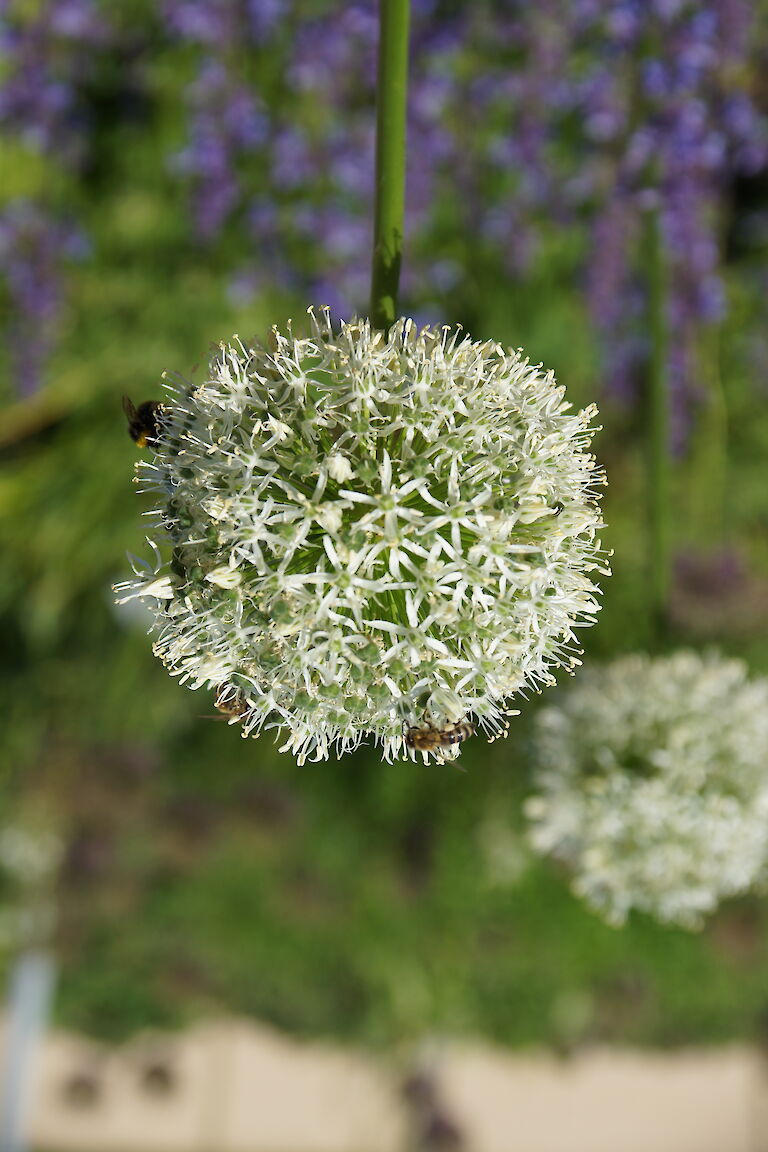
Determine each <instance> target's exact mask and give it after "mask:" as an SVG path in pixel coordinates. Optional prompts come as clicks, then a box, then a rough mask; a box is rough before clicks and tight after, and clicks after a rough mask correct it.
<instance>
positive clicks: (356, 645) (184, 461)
mask: <svg viewBox="0 0 768 1152" xmlns="http://www.w3.org/2000/svg"><path fill="white" fill-rule="evenodd" d="M310 324H311V328H310V334H309V335H308V336H307V337H306V338H303V337H297V336H295V335H294V334H293V331H292V329H291V327H290V325H289V327H288V332H287V335H283V334H281V333H280V332H279V331H277V330H276V329H275V330H273V332H272V334H271V338H270V341H269V344H268V346H266V347H264V346H261V345H258V344H254V345H246V344H243V343H241V342H240V340H239V339H237V338H235V340H234V341H233V343H231V344H222V345H221V346H220V347H219V348H218V350H217V351H216V352H215V354H214V355H213V357H212V359H211V362H210V365H209V373H208V378H207V379H206V380H205V381H204V382H203V383H202V384H200V385H197V386H193V385H190V384H186V383H184V382H178V383H175V384H171V383H170V382H169V383H168V384H167V388H168V390H169V396H168V397H167V399H165V400H164V401H163V408H162V410H161V419H160V434H159V437H158V439H157V442H156V444H155V445H154V447H155V455H154V458H153V459H152V460H151V461H149V462H145V463H142V464H140V465H139V466H138V467H139V474H140V476H141V477H142V478H143V479H145V480H146V481H149V486H150V487H151V488H152V489H153V490H154V491H156V492H157V494H158V505H157V513H158V517H159V521H160V522H161V524H162V527H163V529H164V531H165V534H166V537H168V538H169V543H170V547H171V553H172V554H171V560H170V565H169V567H168V568H167V569H166V568H165V567H164V566H162V565H161V564H160V552H159V550H157V549H156V559H157V563H156V564H155V565H154V566H153V567H152V568H148V569H147V571H145V572H143V573H142V572H140V571H138V570H137V571H136V575H137V579H136V580H135V581H130V582H128V583H127V584H125V585H123V586H121V588H120V590H121V591H122V593H123V598H124V599H125V598H130V597H131V596H135V595H140V596H149V597H155V598H156V601H157V607H156V627H157V630H158V635H157V639H156V642H155V651H156V653H157V654H158V655H159V656H160V658H161V659H162V660H163V661H164V663H165V664H166V666H167V667H168V668H169V670H170V671H171V672H172V673H173V674H175V675H179V676H180V677H181V678H182V679H183V680H185V681H188V682H189V683H190V684H191V686H192V687H193V688H198V687H201V686H207V687H211V688H214V689H215V690H216V692H217V702H218V705H219V707H220V708H221V709H222V710H223V711H229V712H230V714H231V718H232V720H233V721H235V720H236V721H240V722H242V725H243V734H244V735H248V734H249V733H252V734H258V733H259V731H260V730H261V729H262V728H264V727H266V728H279V729H283V730H284V731H285V732H287V733H288V739H287V742H286V743H285V744H284V746H283V747H284V749H290V750H291V751H293V752H294V753H295V754H296V755H297V757H298V758H299V760H300V761H301V760H303V759H304V758H305V757H307V756H309V757H311V758H312V759H322V758H325V757H327V755H328V753H329V750H330V748H331V747H332V746H335V747H336V750H337V751H338V752H344V751H347V750H349V749H351V748H354V747H355V746H357V745H358V744H359V743H360V741H361V739H362V738H363V736H364V735H366V734H370V735H371V736H372V737H373V738H374V739H375V740H376V741H377V742H378V743H380V744H381V745H382V746H383V754H384V756H385V758H387V759H391V758H392V757H393V756H397V755H403V754H406V755H409V754H412V753H413V749H412V748H409V747H408V745H407V744H406V741H405V739H404V735H405V733H406V732H407V730H408V728H409V727H410V726H415V727H418V726H422V727H425V728H428V729H430V731H432V732H434V733H440V732H441V731H443V730H445V729H447V727H448V726H451V725H458V724H460V723H461V722H462V721H463V720H464V719H465V718H466V717H468V716H469V715H470V714H471V715H472V717H473V719H474V722H475V723H476V724H477V725H478V726H479V727H481V728H482V729H483V730H484V731H485V732H486V733H487V734H489V735H490V736H493V735H496V734H498V733H499V732H501V731H503V730H505V727H506V723H505V720H504V716H505V714H506V712H505V707H506V702H507V700H508V698H509V697H510V696H511V695H512V694H513V693H515V692H517V691H518V690H519V689H520V688H521V687H523V686H524V685H526V684H528V685H532V686H534V687H538V686H539V685H541V684H543V683H549V682H551V679H552V677H551V672H550V669H551V668H552V667H553V666H555V665H562V664H565V665H566V666H568V667H572V666H573V665H574V664H575V663H577V660H576V656H575V654H576V653H577V652H578V645H577V643H576V636H575V628H576V627H577V626H579V625H583V624H586V623H590V622H592V620H593V615H594V613H595V611H596V609H597V607H598V605H597V603H596V599H595V595H596V591H597V589H596V588H595V586H594V585H593V583H592V581H591V579H590V576H589V573H590V572H592V571H593V570H594V569H596V568H601V569H602V570H605V564H604V561H602V560H601V552H600V548H599V543H598V542H597V541H596V539H595V535H596V530H597V529H598V528H599V527H600V517H599V511H598V508H597V502H596V501H597V486H598V485H599V484H600V483H601V482H602V475H601V472H600V470H599V469H598V468H597V467H596V465H595V462H594V459H593V457H592V456H591V455H590V454H589V453H588V447H589V444H590V440H591V437H592V433H593V429H592V428H591V427H590V425H591V423H592V420H593V418H594V415H595V411H596V410H595V409H594V408H588V409H586V410H585V411H583V412H576V413H574V412H572V411H570V406H569V404H568V403H567V402H566V401H565V399H564V394H563V389H562V388H561V387H558V386H557V385H556V383H555V381H554V378H553V376H552V374H551V373H545V372H543V371H541V370H540V368H538V367H534V366H532V365H531V364H530V363H529V362H528V361H527V360H525V359H523V358H522V356H521V355H520V354H519V353H518V352H511V351H505V350H504V349H503V348H502V347H501V346H499V345H498V344H494V343H476V342H473V341H472V340H471V339H469V338H468V337H464V336H461V335H460V334H459V333H456V332H451V331H450V330H449V329H447V328H438V329H431V328H428V327H425V328H422V329H418V328H417V327H416V326H415V325H414V323H413V322H412V321H410V320H399V321H398V322H397V323H396V324H395V325H394V326H393V328H392V329H391V331H390V333H389V334H388V335H385V334H383V333H381V332H377V331H375V330H372V329H371V327H370V325H369V323H368V322H367V321H355V322H352V323H349V324H342V325H341V329H340V331H337V332H334V331H333V330H332V328H331V324H330V320H329V316H328V314H327V312H323V313H322V314H321V315H320V316H319V317H317V316H315V314H314V313H313V312H312V310H310ZM411 743H413V742H412V741H411ZM443 743H444V744H446V745H447V744H448V741H445V742H443ZM435 744H436V745H439V746H437V747H436V748H435V751H436V752H437V754H438V755H448V756H452V755H454V754H455V752H456V750H457V748H454V747H443V746H442V745H440V742H439V741H435Z"/></svg>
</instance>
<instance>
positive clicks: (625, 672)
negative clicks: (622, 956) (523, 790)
mask: <svg viewBox="0 0 768 1152" xmlns="http://www.w3.org/2000/svg"><path fill="white" fill-rule="evenodd" d="M537 722H538V723H537V728H536V753H537V755H536V761H537V787H538V794H537V795H536V796H534V797H533V798H531V799H530V800H529V801H528V803H527V813H528V815H529V817H530V818H531V820H532V821H533V827H532V839H533V843H534V846H535V847H536V848H537V849H538V850H539V851H540V852H542V853H549V854H551V855H552V856H554V857H556V858H557V859H559V860H562V861H564V862H565V863H567V864H568V865H569V866H570V867H571V868H572V869H573V872H574V890H575V891H576V892H577V894H578V895H580V896H582V897H583V898H584V899H585V900H586V901H587V902H588V903H589V904H591V905H592V906H593V907H594V908H596V909H598V910H599V911H601V912H602V913H603V914H604V915H605V916H606V917H607V918H608V919H609V920H610V921H612V922H613V923H617V924H620V923H622V922H623V921H624V920H625V919H626V916H627V913H628V912H629V911H630V909H632V908H639V909H642V910H644V911H647V912H650V913H652V914H653V915H655V916H657V917H658V918H659V919H661V920H664V921H669V922H673V923H678V924H682V925H685V926H689V927H695V926H697V925H698V924H699V923H700V921H701V918H702V915H703V914H704V913H706V912H709V911H711V910H712V909H713V908H714V907H715V906H716V904H717V903H718V900H719V899H721V898H722V897H725V896H729V895H733V894H735V893H738V892H744V891H745V890H746V889H748V888H750V887H751V886H752V885H754V884H755V883H757V882H758V881H760V880H762V879H763V877H764V876H765V874H766V871H767V867H766V866H767V865H768V680H766V679H757V678H756V679H752V680H750V679H748V669H747V667H746V665H745V664H744V663H743V662H742V661H740V660H733V659H725V658H723V657H721V656H719V655H718V654H717V653H709V654H706V655H699V654H697V653H695V652H687V651H686V652H678V653H675V654H673V655H670V656H665V657H659V658H657V659H652V658H650V657H648V656H643V655H633V656H627V657H623V658H621V659H619V660H617V661H615V662H614V663H613V664H611V665H608V666H607V667H605V668H602V669H599V668H596V669H586V670H585V671H584V672H582V674H581V675H580V677H579V681H578V683H577V684H575V685H574V686H573V688H571V689H570V690H569V691H568V692H567V693H566V694H564V697H563V700H562V703H561V704H560V706H559V707H547V708H545V709H543V710H542V711H541V712H540V713H539V715H538V717H537Z"/></svg>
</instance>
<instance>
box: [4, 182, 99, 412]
mask: <svg viewBox="0 0 768 1152" xmlns="http://www.w3.org/2000/svg"><path fill="white" fill-rule="evenodd" d="M86 244H87V242H86V239H85V237H84V235H83V233H82V231H81V230H80V229H78V228H76V227H75V226H73V225H71V224H66V223H64V222H63V221H61V220H56V219H55V218H53V217H52V216H51V215H50V214H49V213H47V212H46V211H45V210H44V209H43V208H42V207H41V206H40V205H39V204H35V203H34V202H32V201H25V200H16V201H11V202H10V203H9V204H7V205H5V206H4V207H3V208H2V209H0V267H2V270H3V278H4V281H5V285H4V287H5V292H6V294H7V297H8V304H9V307H7V308H6V309H4V319H5V327H6V329H7V330H6V332H4V333H3V336H4V343H5V344H6V346H7V348H8V350H9V369H10V376H11V379H12V381H13V383H14V386H15V390H16V392H17V393H18V394H19V395H20V396H29V395H30V394H31V393H32V392H34V391H36V389H37V388H38V387H39V386H40V383H41V381H42V375H43V371H44V368H45V364H46V361H47V359H48V356H49V354H50V352H51V349H52V347H53V345H54V342H55V337H56V329H57V325H58V321H59V317H60V313H61V308H62V297H63V292H62V287H63V285H62V280H63V274H64V267H65V265H66V263H67V262H68V261H70V260H73V259H79V258H81V257H82V255H83V254H84V252H85V250H86Z"/></svg>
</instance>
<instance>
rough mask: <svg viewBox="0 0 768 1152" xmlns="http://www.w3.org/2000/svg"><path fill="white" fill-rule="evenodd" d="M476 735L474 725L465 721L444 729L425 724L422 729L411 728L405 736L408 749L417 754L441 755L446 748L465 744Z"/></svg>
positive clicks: (445, 726)
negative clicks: (435, 753)
mask: <svg viewBox="0 0 768 1152" xmlns="http://www.w3.org/2000/svg"><path fill="white" fill-rule="evenodd" d="M474 734H475V728H474V725H473V724H469V723H467V721H465V720H463V721H461V723H459V724H446V725H444V727H442V728H436V727H435V726H434V724H425V725H424V726H422V727H413V728H409V729H408V731H407V732H406V734H405V744H406V747H407V748H414V749H415V750H416V751H417V752H438V753H439V752H442V751H443V749H444V748H453V747H454V746H455V745H457V744H463V743H464V741H465V740H468V739H469V737H470V736H474Z"/></svg>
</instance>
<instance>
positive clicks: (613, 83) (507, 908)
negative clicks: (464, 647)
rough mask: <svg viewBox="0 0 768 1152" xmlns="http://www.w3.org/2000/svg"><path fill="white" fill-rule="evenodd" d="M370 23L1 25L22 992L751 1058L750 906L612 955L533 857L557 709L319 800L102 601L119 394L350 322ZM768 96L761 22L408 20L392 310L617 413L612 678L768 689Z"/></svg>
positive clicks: (301, 771)
mask: <svg viewBox="0 0 768 1152" xmlns="http://www.w3.org/2000/svg"><path fill="white" fill-rule="evenodd" d="M376 17H377V10H376V5H375V2H374V0H359V2H354V3H345V4H342V3H339V2H337V0H124V2H123V3H120V4H114V3H109V2H108V0H103V2H101V3H100V2H99V0H9V2H8V0H7V2H6V3H5V4H4V5H3V13H2V21H3V23H2V41H1V43H0V50H1V52H2V58H1V59H0V129H1V130H2V136H1V138H0V168H1V169H2V190H1V192H0V323H1V324H2V329H3V341H2V349H1V350H0V381H1V383H0V388H1V389H2V403H3V415H2V420H0V534H1V535H0V540H1V552H0V557H1V559H0V565H1V568H0V629H1V630H2V632H1V634H2V655H1V656H0V682H1V688H0V761H2V776H1V777H0V788H1V792H0V969H1V970H2V973H7V972H8V970H9V968H10V966H11V964H12V963H13V960H14V958H15V956H17V955H18V953H19V952H20V951H21V950H23V949H25V948H27V947H29V946H30V945H31V944H33V943H41V942H43V943H45V945H46V947H48V948H49V949H50V950H52V952H53V954H54V955H55V957H56V963H57V966H58V983H57V990H56V997H55V1005H54V1015H55V1019H56V1021H57V1022H58V1023H59V1024H61V1025H64V1026H66V1027H68V1028H73V1029H76V1030H79V1031H81V1032H84V1033H86V1034H88V1035H90V1036H93V1037H96V1038H99V1039H107V1040H119V1039H124V1038H127V1037H130V1036H132V1035H134V1034H135V1033H136V1032H137V1031H139V1030H141V1029H144V1028H147V1027H177V1026H181V1025H183V1024H186V1023H189V1022H193V1021H198V1020H202V1019H206V1018H210V1017H212V1016H218V1015H221V1014H222V1013H226V1014H229V1013H236V1014H244V1015H246V1016H251V1017H255V1018H258V1019H259V1020H262V1021H265V1022H267V1023H270V1024H274V1025H276V1026H278V1027H279V1028H281V1029H283V1030H285V1031H287V1032H289V1033H291V1034H292V1035H294V1036H299V1037H336V1038H343V1039H347V1040H354V1041H355V1042H361V1043H363V1044H366V1045H372V1046H389V1045H392V1044H407V1043H410V1042H412V1041H416V1040H418V1039H419V1038H420V1037H423V1036H425V1035H432V1034H448V1035H452V1036H456V1035H458V1036H461V1035H472V1036H483V1037H487V1038H491V1039H493V1040H495V1041H498V1042H501V1043H503V1044H505V1045H513V1046H514V1045H526V1044H530V1043H534V1042H541V1043H544V1044H547V1045H550V1046H554V1047H555V1048H557V1049H558V1050H569V1049H571V1048H572V1047H574V1046H575V1045H578V1044H580V1043H582V1042H586V1041H592V1040H604V1041H610V1042H616V1043H619V1042H627V1043H633V1044H642V1045H654V1046H673V1045H682V1044H689V1043H691V1044H694V1043H695V1044H700V1043H710V1042H714V1041H725V1040H732V1039H736V1038H753V1039H754V1038H759V1037H760V1036H762V1034H763V1032H764V1031H765V1030H766V1028H768V905H766V902H765V900H764V899H761V898H760V897H757V896H755V897H748V898H747V897H745V898H743V899H739V900H736V901H731V902H730V903H728V904H726V905H725V906H724V907H723V908H722V909H721V911H720V912H719V913H718V914H717V915H716V916H714V917H713V918H712V919H711V920H710V921H709V922H708V924H707V926H706V927H705V929H704V930H703V931H702V932H701V933H698V934H697V933H689V932H684V931H682V930H679V929H673V928H664V927H661V926H659V925H658V924H656V923H654V922H653V921H651V920H650V919H648V918H645V917H642V916H635V917H634V918H632V919H631V921H630V923H629V924H628V926H627V927H626V928H624V929H623V930H620V931H619V930H615V929H612V928H610V927H607V926H606V925H604V924H603V923H602V922H601V921H600V920H599V919H598V918H597V917H596V916H594V915H593V914H592V913H590V912H588V911H587V910H585V909H584V908H583V907H582V906H581V905H580V904H579V902H578V901H577V900H576V899H575V898H574V897H573V896H572V895H571V894H570V893H569V890H568V882H567V877H565V876H564V875H562V874H560V873H559V872H558V871H557V869H556V867H555V866H554V865H552V864H548V863H545V862H541V861H538V860H536V859H534V858H533V857H532V855H531V852H530V850H529V848H528V847H527V843H526V840H525V836H524V828H523V820H522V815H521V804H522V800H523V798H524V797H525V795H526V793H527V790H528V788H529V781H530V762H529V761H530V755H529V739H530V736H529V734H530V721H531V716H532V714H533V713H534V712H535V709H536V708H537V707H538V703H539V701H538V698H537V697H534V698H533V699H530V700H528V701H525V702H523V704H522V715H521V716H520V717H519V718H517V719H516V720H515V721H514V722H513V725H512V731H511V733H510V736H509V739H507V740H506V741H501V742H498V743H496V744H494V745H492V746H491V747H490V749H489V748H488V747H486V746H485V745H481V743H480V742H479V741H477V742H474V743H470V745H469V746H468V747H467V749H466V752H464V753H463V755H462V761H461V764H462V767H463V768H464V769H466V771H459V770H458V769H457V767H456V766H454V765H439V764H428V765H426V766H422V765H421V764H418V765H414V764H411V763H396V764H392V765H383V764H381V763H379V762H378V761H377V760H376V758H375V757H374V756H372V755H367V754H366V752H365V750H363V751H362V752H360V753H359V754H356V755H354V756H349V757H346V758H345V759H344V760H342V761H341V762H339V763H336V762H331V763H328V764H309V765H305V766H304V767H302V768H298V767H297V766H296V765H295V764H294V763H293V762H292V761H291V759H290V758H288V757H286V756H280V755H278V754H277V752H276V750H275V748H274V746H273V745H272V743H271V742H270V739H269V738H264V739H261V740H259V741H250V742H248V741H241V740H240V739H238V736H237V733H236V732H235V731H234V730H233V729H231V728H228V727H227V725H226V724H221V723H214V722H213V721H212V720H211V719H209V718H208V714H209V713H211V712H212V707H211V701H210V699H209V698H207V697H204V696H203V694H202V693H198V694H192V693H190V692H189V691H188V690H187V689H186V688H185V687H184V686H181V685H179V684H178V683H177V682H176V681H175V680H172V679H170V678H169V677H168V676H167V674H166V672H165V670H164V669H163V667H162V666H161V665H160V664H159V662H157V661H156V660H155V658H154V657H153V655H152V652H151V642H150V640H149V639H148V637H147V635H146V630H147V621H146V618H145V616H144V615H143V611H142V609H141V608H140V607H136V606H135V602H134V603H133V604H132V605H130V606H124V607H122V608H117V607H115V605H114V603H113V594H112V592H111V585H112V583H113V582H114V581H116V580H119V579H121V578H124V577H125V576H126V575H127V574H128V572H129V561H128V559H127V556H126V554H127V553H130V552H133V553H141V551H142V548H143V547H144V523H143V521H142V518H141V512H142V510H143V509H146V508H147V507H148V499H149V498H148V497H145V496H142V495H141V494H138V493H137V491H136V488H135V485H133V484H132V477H133V467H134V462H135V460H136V456H137V451H136V448H135V446H134V445H133V444H132V443H131V441H130V439H129V437H128V435H127V432H126V422H125V418H124V416H123V413H122V411H121V397H122V395H123V394H124V393H127V394H128V395H130V396H131V397H132V398H133V399H134V400H135V401H136V402H139V401H142V400H144V399H149V398H153V397H157V396H158V395H159V381H160V377H161V374H162V372H163V371H165V370H176V371H179V372H181V373H183V374H185V375H191V374H193V372H194V370H195V366H196V365H199V364H202V365H203V366H204V364H205V360H206V356H207V353H208V348H209V345H210V344H211V343H212V342H214V343H215V342H216V341H218V340H219V339H221V338H227V337H229V336H230V335H231V334H232V333H234V332H237V333H239V334H240V335H242V336H243V337H244V338H247V337H249V336H251V335H259V336H263V335H264V334H265V333H266V331H267V329H268V327H269V326H270V325H271V324H273V323H278V324H281V323H284V322H285V320H286V319H288V318H289V317H292V316H293V317H300V316H301V315H302V314H303V312H304V310H305V309H306V307H307V306H308V305H309V304H316V305H330V306H331V308H332V309H333V312H334V314H335V315H337V316H340V317H344V318H349V317H351V316H352V315H354V314H356V313H359V312H364V311H365V309H366V307H367V290H368V279H369V253H370V240H371V223H370V221H371V195H372V178H373V146H374V138H373V131H374V111H373V110H374V68H375V47H376V31H377V24H376ZM767 64H768V5H767V4H766V3H765V2H764V0H752V2H748V0H538V2H537V3H536V4H535V5H534V4H529V3H526V2H524V0H520V2H515V0H495V2H494V0H473V2H472V3H469V2H467V3H459V2H452V0H414V2H413V32H412V80H411V91H410V122H409V123H410V127H409V133H410V136H409V154H410V160H409V166H408V190H407V200H408V210H407V237H406V250H405V261H404V274H403V296H402V301H401V309H402V311H403V312H405V313H408V314H411V315H413V316H414V317H416V318H417V319H418V320H423V321H429V322H435V321H437V322H447V323H450V324H455V323H460V324H462V325H464V326H465V327H466V328H467V329H468V330H469V332H470V333H471V334H472V335H473V336H474V337H476V338H485V337H493V338H494V339H497V340H499V341H501V342H503V343H505V344H509V345H512V346H515V347H517V346H522V347H524V348H525V350H526V353H527V354H529V355H530V356H531V358H532V360H534V361H537V362H538V361H543V362H544V363H545V364H546V365H548V366H551V367H553V368H554V369H555V371H556V373H557V376H558V379H559V381H560V382H561V383H563V384H564V385H566V387H567V390H568V392H569V394H570V398H571V400H572V401H573V403H574V404H575V405H583V404H587V403H590V402H592V401H593V400H596V401H597V402H598V403H599V405H600V409H601V422H602V424H603V426H604V428H603V431H602V432H601V433H600V434H599V436H598V438H597V441H596V450H597V453H598V456H599V458H600V460H601V462H602V463H603V464H604V465H605V467H606V468H607V471H608V474H609V478H610V486H609V488H608V490H607V495H606V503H605V515H606V520H607V524H608V527H607V529H606V532H605V537H604V539H605V543H606V545H607V546H608V547H610V548H612V549H614V551H615V558H614V575H613V577H612V578H611V579H610V580H605V581H604V600H605V606H604V610H603V612H602V614H601V617H600V619H599V622H598V625H597V626H596V627H595V628H594V629H591V630H589V631H588V632H585V633H584V640H585V644H586V651H587V656H586V658H587V659H588V660H599V659H605V658H608V657H611V656H613V655H615V654H618V653H622V652H626V651H631V650H638V649H639V650H665V649H667V648H671V647H678V646H693V647H708V646H711V645H714V646H716V647H718V648H720V649H721V650H723V651H725V652H728V653H734V654H738V655H740V656H742V657H744V658H745V659H747V660H748V662H749V663H750V666H751V667H752V668H753V669H754V670H755V671H757V672H760V671H763V672H765V671H768V636H767V635H766V632H765V628H764V625H765V622H766V610H767V608H768V537H766V533H765V524H766V515H768V485H766V481H765V459H766V447H768V377H767V371H768V329H767V328H766V295H767V293H768V263H767V262H766V257H767V256H768V87H766V65H767ZM659 396H661V397H662V399H663V405H662V408H661V409H660V407H659ZM660 410H663V411H666V412H667V413H668V415H669V419H668V420H666V421H665V422H663V423H662V425H661V426H660V424H659V420H658V413H659V411H660ZM654 412H655V413H656V418H654ZM649 510H650V511H649ZM566 679H567V678H566ZM553 692H554V693H556V692H557V689H555V690H550V695H552V693H553Z"/></svg>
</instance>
